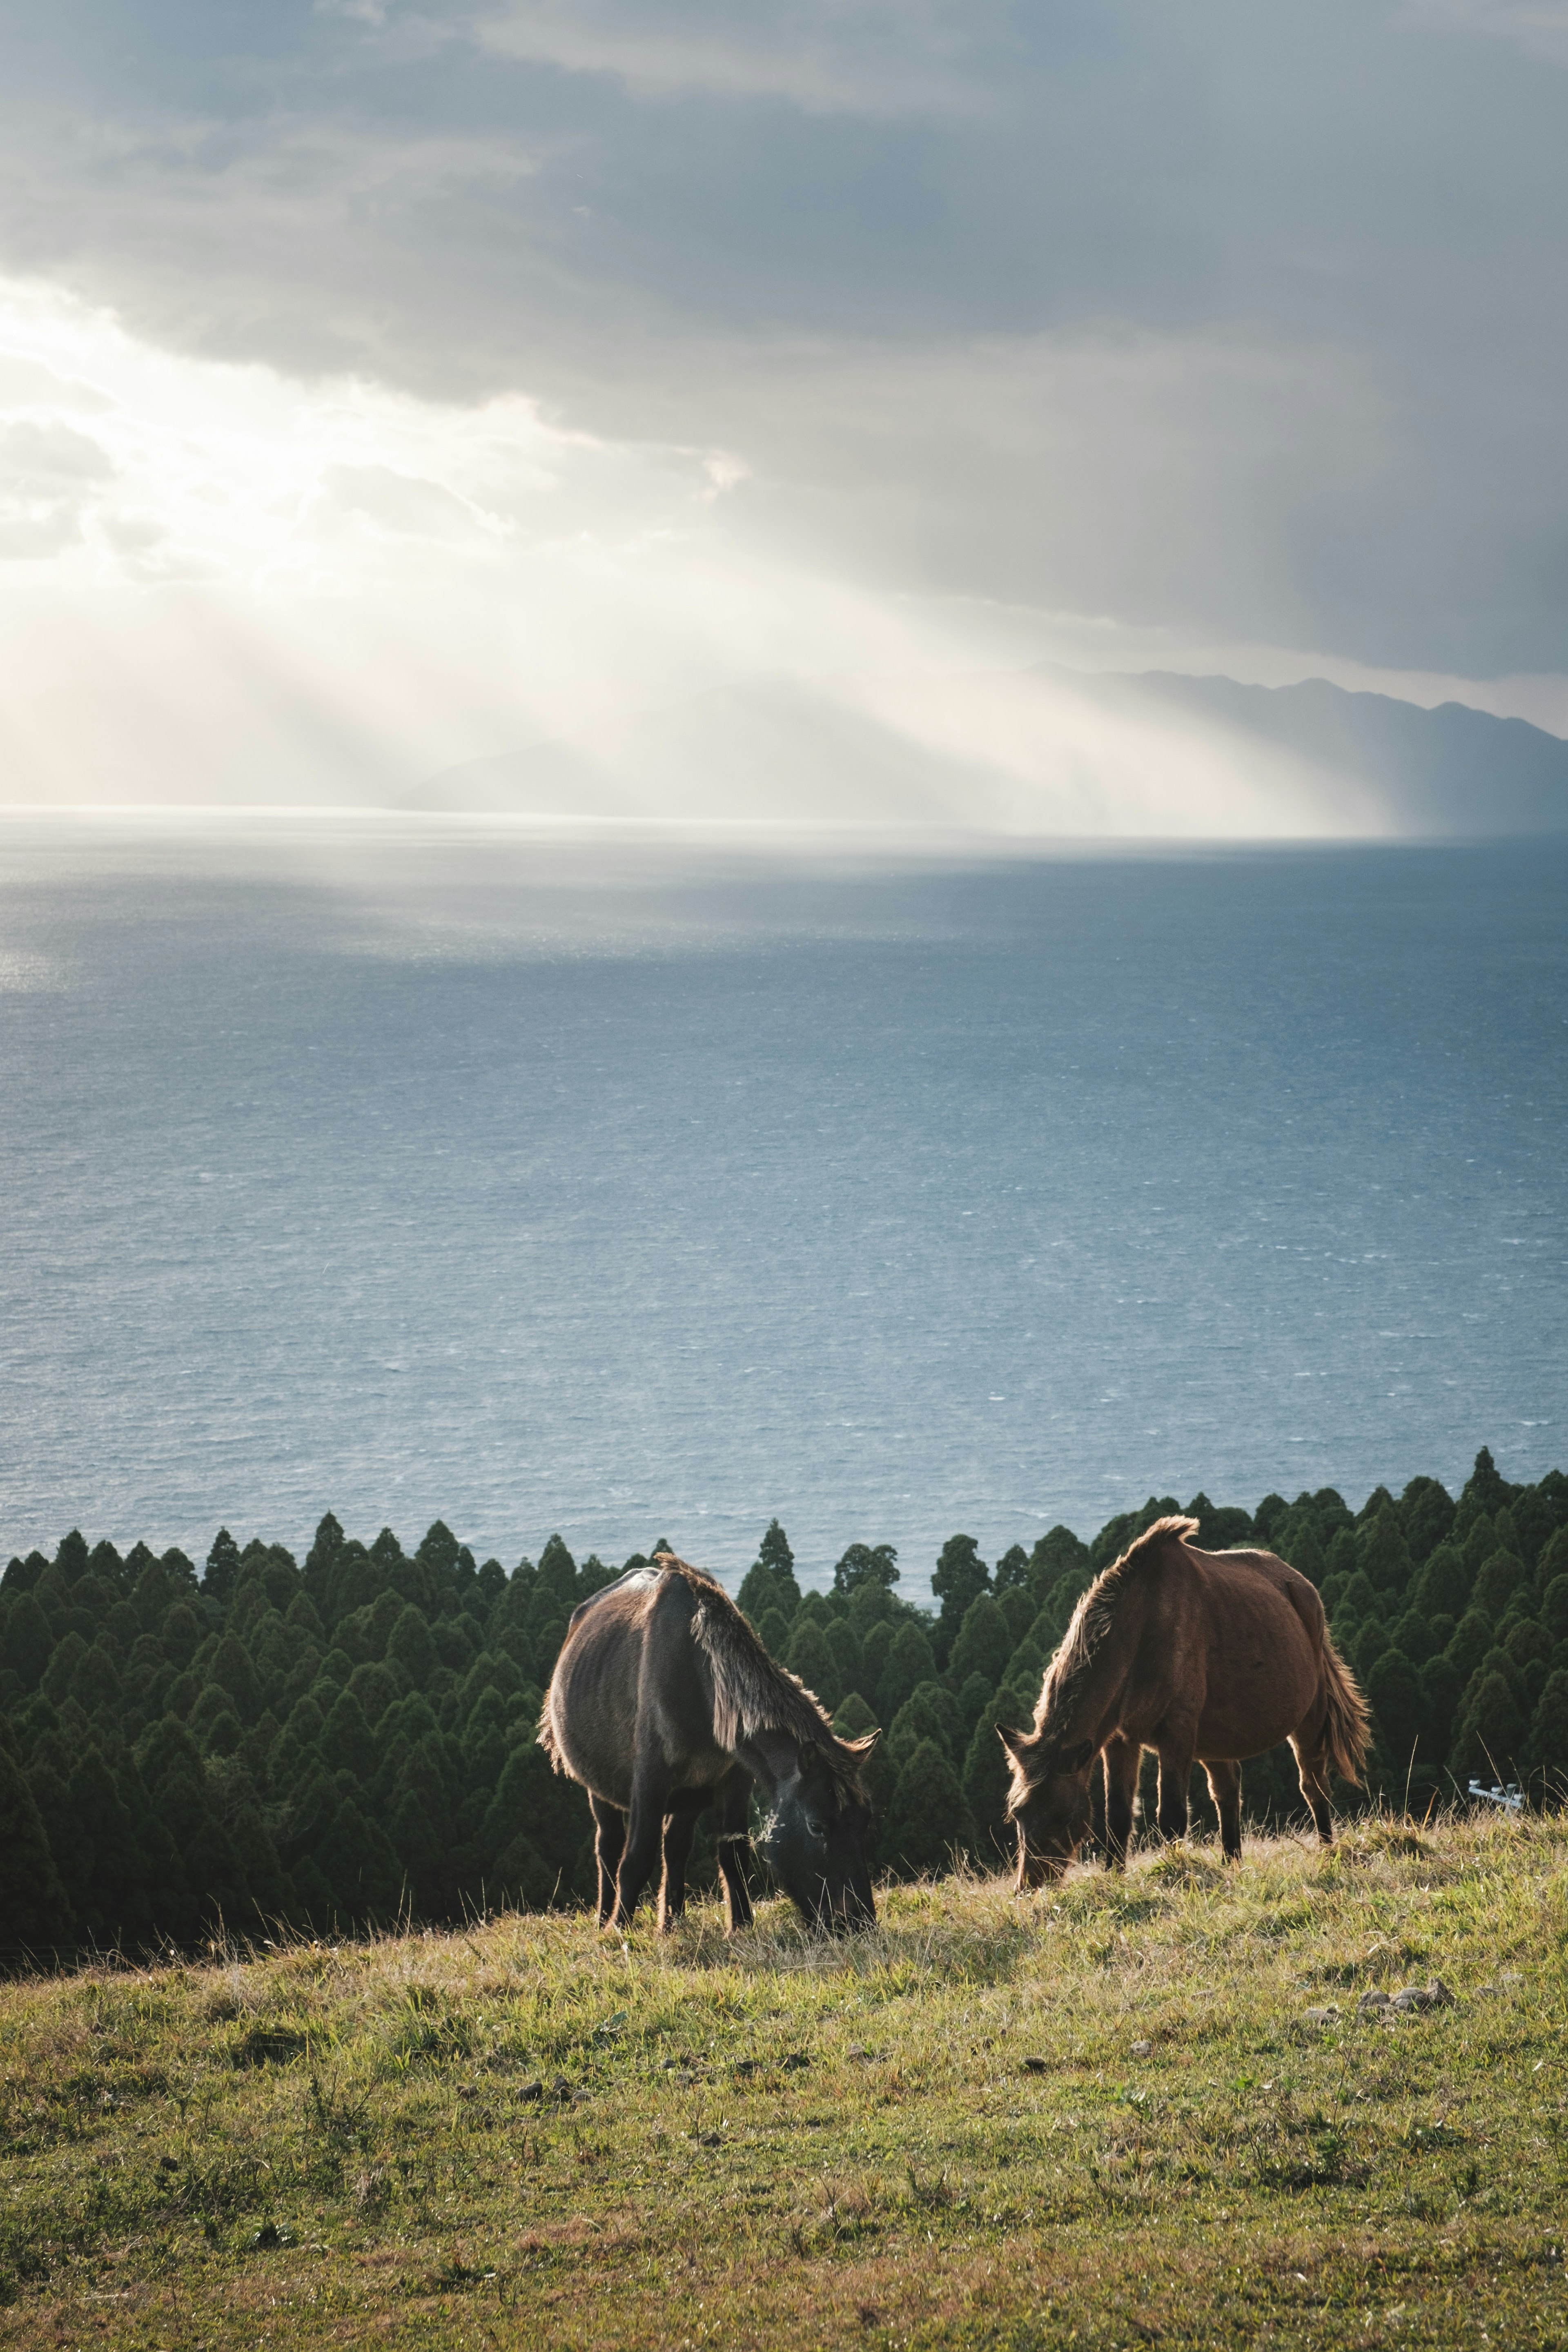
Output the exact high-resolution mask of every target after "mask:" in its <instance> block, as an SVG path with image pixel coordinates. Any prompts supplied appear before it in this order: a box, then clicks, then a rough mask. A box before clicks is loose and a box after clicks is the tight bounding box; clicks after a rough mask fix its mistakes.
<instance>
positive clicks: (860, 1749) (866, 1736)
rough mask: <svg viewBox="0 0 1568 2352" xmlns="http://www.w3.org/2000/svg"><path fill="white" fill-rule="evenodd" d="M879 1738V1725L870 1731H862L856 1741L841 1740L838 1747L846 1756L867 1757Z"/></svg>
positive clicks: (880, 1730) (880, 1728)
mask: <svg viewBox="0 0 1568 2352" xmlns="http://www.w3.org/2000/svg"><path fill="white" fill-rule="evenodd" d="M881 1737H882V1727H881V1725H880V1724H878V1725H876V1727H874V1728H873V1729H872V1730H870V1731H863V1732H862V1733H861V1735H860V1737H859V1738H858V1739H841V1740H840V1741H839V1743H838V1745H839V1746H840V1748H843V1750H844V1753H845V1754H846V1755H847V1756H856V1757H859V1756H869V1754H870V1753H871V1750H872V1748H875V1746H876V1745H877V1742H878V1740H879V1739H880V1738H881Z"/></svg>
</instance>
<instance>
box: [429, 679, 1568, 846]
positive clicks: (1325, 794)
mask: <svg viewBox="0 0 1568 2352" xmlns="http://www.w3.org/2000/svg"><path fill="white" fill-rule="evenodd" d="M400 805H401V806H403V807H406V808H422V809H445V810H472V811H477V812H510V813H515V814H523V815H535V816H556V817H559V816H566V817H581V818H589V819H612V820H613V819H623V820H624V819H637V818H647V819H656V820H657V819H666V818H679V819H684V820H689V821H694V822H711V821H714V820H720V821H723V820H731V821H736V820H738V821H747V820H750V821H761V822H773V823H777V822H795V823H799V824H808V825H809V824H836V823H846V822H847V823H852V824H867V825H873V826H882V825H889V824H914V825H922V824H924V825H938V826H950V825H952V826H962V827H969V828H973V829H975V830H978V831H982V832H987V831H997V832H1002V833H1006V834H1010V835H1019V834H1022V835H1053V834H1068V835H1090V836H1093V835H1153V836H1159V835H1199V836H1201V835H1230V836H1233V837H1243V838H1245V837H1249V836H1254V835H1260V836H1274V837H1280V836H1285V837H1289V836H1291V835H1317V836H1320V837H1321V836H1323V835H1348V836H1359V837H1363V838H1364V837H1366V836H1369V835H1372V836H1377V835H1395V836H1397V835H1415V836H1427V837H1438V838H1444V837H1447V838H1457V837H1458V838H1463V837H1476V836H1484V835H1518V834H1533V833H1547V832H1559V831H1562V830H1563V829H1564V828H1568V742H1564V741H1563V740H1561V739H1560V738H1559V737H1557V736H1555V735H1548V734H1546V733H1544V732H1543V731H1542V730H1541V729H1540V728H1537V727H1531V726H1529V725H1527V724H1526V722H1525V721H1524V720H1523V719H1495V718H1492V717H1491V716H1490V715H1489V714H1488V713H1487V712H1485V711H1479V710H1473V709H1469V708H1468V706H1466V705H1464V704H1460V703H1445V704H1443V705H1442V706H1441V708H1440V709H1436V710H1427V709H1422V708H1421V707H1419V706H1418V705H1417V704H1415V703H1410V702H1400V701H1396V700H1394V698H1392V697H1390V696H1387V695H1380V694H1352V693H1347V692H1345V691H1344V689H1343V688H1340V687H1337V686H1331V685H1330V684H1329V683H1328V682H1327V680H1325V679H1322V678H1313V679H1310V680H1308V681H1307V682H1306V683H1305V684H1304V685H1300V686H1288V687H1274V688H1269V687H1258V686H1242V685H1238V684H1237V681H1236V680H1235V679H1234V678H1228V677H1183V676H1178V675H1176V674H1174V673H1170V672H1163V671H1151V672H1145V673H1142V674H1140V675H1121V674H1096V675H1089V674H1085V673H1082V672H1079V671H1072V670H1065V669H1061V668H1058V667H1055V666H1053V665H1050V664H1045V663H1042V664H1040V665H1038V666H1037V667H1035V668H1033V669H1030V670H1026V671H991V672H981V673H975V674H973V675H969V676H965V677H931V676H919V677H915V676H911V677H851V678H845V679H839V680H832V681H825V682H823V683H822V684H821V685H819V686H813V687H807V686H800V685H795V684H791V683H789V682H787V681H784V680H778V679H764V680H761V681H758V682H755V683H752V684H747V685H743V686H736V687H728V688H720V689H717V690H715V691H713V692H710V693H707V694H700V695H694V696H691V697H689V698H687V699H686V700H684V701H682V702H679V703H676V704H674V705H671V706H669V707H668V708H666V709H658V710H652V711H643V712H637V713H635V714H633V715H631V716H629V717H624V718H619V719H611V720H606V721H605V723H604V724H603V725H601V726H597V727H593V728H587V729H584V730H579V731H577V732H575V733H573V734H571V735H563V736H557V737H553V738H551V739H550V740H546V741H542V742H538V743H533V744H530V745H528V746H526V747H525V748H523V749H522V750H520V751H509V752H504V753H501V754H500V755H499V756H497V757H494V758H490V759H484V760H474V761H468V762H466V763H465V764H464V765H463V766H461V767H457V768H449V769H447V770H446V771H444V772H442V773H441V774H439V775H437V776H434V777H431V778H430V779H428V780H427V781H426V782H424V783H423V784H420V785H418V786H416V788H415V789H414V790H413V791H412V792H409V793H405V794H404V795H403V798H402V800H401V803H400Z"/></svg>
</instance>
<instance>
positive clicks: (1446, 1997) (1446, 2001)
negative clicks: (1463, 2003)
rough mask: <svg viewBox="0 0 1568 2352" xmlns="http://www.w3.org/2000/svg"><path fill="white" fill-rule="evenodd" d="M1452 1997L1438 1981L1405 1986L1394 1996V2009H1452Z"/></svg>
mask: <svg viewBox="0 0 1568 2352" xmlns="http://www.w3.org/2000/svg"><path fill="white" fill-rule="evenodd" d="M1453 2005H1454V1996H1453V1994H1452V1993H1451V1992H1450V1991H1449V1990H1448V1988H1447V1985H1446V1984H1444V1983H1443V1982H1442V1981H1441V1979H1436V1978H1435V1979H1433V1981H1432V1982H1431V1983H1430V1984H1428V1985H1405V1987H1404V1988H1403V1990H1401V1991H1399V1992H1396V1993H1395V1994H1394V2008H1395V2009H1452V2007H1453Z"/></svg>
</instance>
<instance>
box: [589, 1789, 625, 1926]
mask: <svg viewBox="0 0 1568 2352" xmlns="http://www.w3.org/2000/svg"><path fill="white" fill-rule="evenodd" d="M588 1810H589V1811H590V1812H591V1813H592V1814H593V1816H594V1860H595V1862H596V1863H597V1864H598V1866H599V1925H600V1927H604V1926H605V1924H606V1923H607V1921H608V1919H609V1916H610V1914H611V1912H612V1911H613V1910H614V1909H615V1907H616V1873H617V1872H618V1871H619V1869H620V1866H621V1854H622V1852H623V1850H624V1849H625V1846H626V1815H625V1813H623V1812H622V1811H621V1809H620V1807H619V1805H612V1804H611V1803H610V1802H609V1801H608V1800H607V1799H606V1798H604V1797H595V1794H594V1792H593V1790H589V1792H588Z"/></svg>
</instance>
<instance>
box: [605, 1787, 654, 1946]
mask: <svg viewBox="0 0 1568 2352" xmlns="http://www.w3.org/2000/svg"><path fill="white" fill-rule="evenodd" d="M668 1802H669V1787H668V1774H667V1773H666V1772H665V1770H664V1769H663V1766H662V1765H654V1766H651V1767H644V1766H639V1767H638V1768H637V1770H636V1772H635V1773H634V1775H633V1778H632V1801H631V1811H630V1812H629V1814H628V1816H627V1820H626V1845H625V1848H624V1850H623V1852H622V1854H621V1865H620V1869H619V1871H618V1872H617V1873H616V1904H615V1908H614V1910H613V1911H612V1912H611V1914H610V1916H609V1918H608V1920H607V1921H606V1922H605V1924H606V1926H608V1927H630V1926H631V1923H632V1914H633V1913H634V1912H635V1911H636V1909H637V1904H638V1902H639V1900H640V1899H641V1896H642V1893H643V1890H644V1888H645V1887H646V1886H647V1883H648V1880H649V1879H650V1878H651V1877H652V1876H653V1873H654V1865H655V1864H656V1863H657V1862H658V1859H659V1854H660V1850H661V1848H662V1846H663V1843H664V1814H665V1807H666V1806H667V1805H668Z"/></svg>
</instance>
